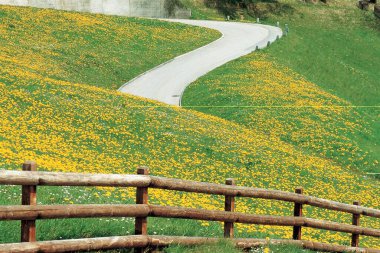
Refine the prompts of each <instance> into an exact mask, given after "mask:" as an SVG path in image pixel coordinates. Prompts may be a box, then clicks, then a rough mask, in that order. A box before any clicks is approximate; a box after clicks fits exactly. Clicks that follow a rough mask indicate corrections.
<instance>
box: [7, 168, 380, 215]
mask: <svg viewBox="0 0 380 253" xmlns="http://www.w3.org/2000/svg"><path fill="white" fill-rule="evenodd" d="M0 184H7V185H51V186H114V187H150V188H159V189H166V190H176V191H186V192H195V193H205V194H216V195H224V196H226V195H228V196H233V197H251V198H262V199H274V200H280V201H287V202H294V203H300V204H304V205H311V206H315V207H320V208H325V209H329V210H335V211H341V212H347V213H352V214H361V215H365V216H372V217H377V218H380V210H377V209H373V208H367V207H361V206H355V205H349V204H344V203H340V202H336V201H331V200H326V199H321V198H316V197H312V196H305V195H300V194H296V193H291V192H284V191H278V190H267V189H261V188H252V187H242V186H230V185H222V184H214V183H203V182H195V181H189V180H181V179H172V178H163V177H155V176H145V175H113V174H78V173H60V172H22V171H5V170H1V171H0Z"/></svg>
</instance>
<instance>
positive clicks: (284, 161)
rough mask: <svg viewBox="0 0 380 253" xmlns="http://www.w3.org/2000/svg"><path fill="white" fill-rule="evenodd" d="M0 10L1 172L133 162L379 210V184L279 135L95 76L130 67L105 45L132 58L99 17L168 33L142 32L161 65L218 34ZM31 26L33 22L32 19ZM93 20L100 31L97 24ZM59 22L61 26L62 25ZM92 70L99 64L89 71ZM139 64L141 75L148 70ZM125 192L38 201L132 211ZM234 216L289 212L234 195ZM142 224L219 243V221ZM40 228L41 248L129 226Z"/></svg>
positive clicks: (67, 194)
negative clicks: (124, 90) (29, 163)
mask: <svg viewBox="0 0 380 253" xmlns="http://www.w3.org/2000/svg"><path fill="white" fill-rule="evenodd" d="M0 8H1V9H0V13H1V19H2V20H1V21H2V22H1V24H2V26H1V27H0V29H1V34H2V36H1V47H2V48H1V58H0V60H1V64H0V66H1V67H0V73H1V74H0V76H1V78H0V94H1V98H0V115H1V118H0V124H1V127H0V143H1V145H0V167H1V168H5V169H19V168H20V164H21V163H22V162H23V161H24V160H26V159H32V160H36V161H37V162H38V164H39V165H40V167H39V169H40V170H47V171H70V172H101V173H134V172H135V170H136V168H137V167H138V166H139V165H146V166H149V167H150V168H151V174H153V175H160V176H167V177H176V178H183V179H193V180H199V181H210V182H218V183H223V182H224V181H225V178H228V177H234V178H236V179H237V181H238V184H239V185H245V186H255V187H265V188H272V189H281V190H286V191H293V189H294V188H295V187H297V186H299V185H302V186H304V187H305V192H306V194H309V195H316V196H319V197H325V198H329V199H334V200H338V201H343V202H347V203H350V202H352V201H353V200H356V199H360V200H361V201H362V204H363V205H366V206H369V207H377V208H378V207H379V206H380V202H379V198H378V196H379V194H380V188H379V186H378V182H377V181H375V180H373V179H371V178H365V177H363V176H361V175H359V174H356V173H354V172H353V171H352V170H350V169H348V168H347V167H345V166H342V165H340V164H336V163H335V162H334V161H332V160H331V159H327V158H324V157H320V156H316V155H312V154H309V153H307V152H304V151H303V150H300V149H299V148H298V147H296V146H294V145H293V144H292V143H288V142H285V141H283V140H281V138H280V137H278V136H271V137H270V138H268V135H266V134H263V133H262V131H261V130H260V129H255V128H249V127H246V126H243V125H241V124H237V123H233V122H230V121H227V120H225V119H222V118H220V117H215V116H210V115H206V114H203V113H200V112H197V111H194V110H186V109H183V108H178V107H169V106H164V105H163V104H160V103H156V102H152V101H148V100H145V99H140V98H136V97H133V96H128V95H124V94H121V93H119V92H116V91H114V90H111V89H109V88H113V86H112V85H110V84H105V85H102V84H101V83H102V82H103V81H104V80H109V79H108V73H109V72H108V71H109V69H110V68H109V66H108V65H107V64H111V66H114V67H115V66H117V65H118V66H119V64H120V66H119V70H121V69H123V70H125V71H127V72H129V71H132V70H131V69H130V67H129V66H130V65H128V61H122V60H120V62H119V63H118V64H115V63H114V62H113V63H109V61H108V60H109V58H107V57H106V56H104V57H103V55H99V51H98V49H99V47H101V45H104V44H108V48H113V47H116V48H119V50H122V49H121V48H120V47H123V48H124V50H130V52H135V51H134V50H135V49H134V48H132V49H131V48H126V47H125V45H124V44H119V42H118V41H117V40H116V39H115V38H116V37H114V36H102V35H101V33H102V32H101V31H103V30H102V29H103V28H102V27H103V23H102V22H101V21H102V20H106V21H107V22H106V23H107V26H106V27H107V28H106V29H107V31H108V30H111V31H112V29H113V27H114V26H115V27H116V28H118V27H119V28H118V29H120V31H125V30H128V29H126V28H125V27H124V25H125V26H126V27H128V26H129V25H130V24H133V25H135V26H137V27H144V30H145V31H151V30H150V29H151V27H156V26H160V27H161V29H164V31H166V35H165V36H164V34H165V33H161V32H159V33H158V34H155V33H154V32H153V31H151V32H152V34H155V36H153V35H152V40H153V39H158V40H161V42H162V47H156V48H154V47H152V48H150V49H147V50H151V51H149V52H150V53H149V55H153V57H156V55H161V56H163V57H162V58H160V60H165V57H166V56H167V55H169V51H168V52H166V51H165V57H164V55H163V53H162V54H161V52H160V51H163V50H166V49H165V47H166V45H167V44H165V43H166V42H169V43H170V42H171V41H174V40H176V39H177V40H178V38H181V39H183V38H184V36H188V37H191V38H190V40H189V41H187V40H185V39H183V43H184V44H178V43H179V42H178V41H177V42H175V44H176V46H177V45H178V47H182V49H183V50H185V49H190V48H192V47H194V46H195V44H196V43H195V42H194V41H195V40H196V39H197V40H199V39H200V38H202V39H201V40H200V41H199V42H197V43H199V44H202V43H205V42H206V41H207V40H206V41H205V40H203V38H204V37H206V38H209V39H211V38H214V37H216V36H217V34H215V33H212V32H209V31H205V30H203V29H199V28H197V29H194V30H193V29H192V28H185V26H182V25H175V24H165V23H162V22H157V21H145V20H136V19H126V18H116V17H105V16H101V15H86V14H76V13H75V14H73V13H67V12H57V11H52V10H45V11H38V10H34V9H25V8H10V7H0ZM40 17H44V19H43V20H44V21H40V22H38V20H40ZM49 17H51V18H52V20H54V22H58V21H59V20H61V25H60V26H59V25H57V29H58V28H59V31H60V32H61V34H67V36H66V38H67V40H61V39H59V40H58V39H57V38H55V36H56V33H57V32H56V31H52V30H51V28H50V27H51V26H52V25H53V24H50V23H49V22H47V20H49ZM34 19H36V20H37V21H36V22H37V24H38V26H37V25H33V23H32V22H31V20H34ZM88 19H90V20H91V26H90V27H87V25H85V26H83V24H82V22H78V21H77V20H88ZM98 22H100V23H101V24H97V23H98ZM103 22H105V21H103ZM66 23H69V24H70V26H65V24H66ZM86 24H88V23H87V22H86ZM123 24H124V25H123ZM86 27H87V28H86ZM98 28H99V30H98ZM116 28H115V29H116ZM153 30H154V29H153ZM47 31H50V32H47ZM94 31H95V32H98V33H99V36H97V37H99V38H101V40H99V41H98V42H97V43H95V42H94V45H92V46H91V47H89V48H88V49H87V50H88V51H87V53H88V54H89V53H92V55H93V57H94V58H91V57H87V56H86V57H85V56H83V57H82V58H83V59H81V57H80V55H81V54H80V53H79V52H81V50H82V48H83V45H86V44H87V43H92V39H91V38H94V37H92V35H91V34H93V33H94ZM138 31H139V29H138V28H137V29H136V30H135V32H132V31H131V32H130V34H129V33H126V35H128V36H130V40H131V41H133V40H134V39H133V38H134V36H135V35H134V34H137V35H136V36H140V35H139V33H138ZM183 32H185V34H183ZM193 33H194V34H193ZM70 34H74V35H75V36H74V37H72V36H71V35H70ZM63 36H64V37H65V35H63ZM73 38H76V40H75V41H76V42H77V43H66V44H65V42H72V40H73ZM87 38H88V42H86V41H87ZM144 38H145V37H144ZM53 41H56V42H55V43H57V44H54V45H56V46H57V47H58V48H61V49H60V50H57V51H55V49H54V48H55V47H52V46H51V47H49V45H51V44H53V43H52V42H53ZM62 41H63V42H62ZM135 41H140V40H137V39H135ZM61 43H64V44H61ZM154 43H155V42H154ZM154 43H153V44H154ZM158 44H159V43H158ZM164 44H165V45H164ZM171 45H174V44H171ZM40 47H41V48H40ZM50 48H52V49H51V50H50ZM62 48H63V49H62ZM66 48H69V49H67V50H66ZM91 48H94V51H92V50H91ZM68 52H73V54H72V55H70V54H69V53H68ZM105 52H106V51H105ZM136 53H137V51H136ZM125 54H126V55H128V53H125ZM131 54H132V53H131ZM173 54H174V53H173ZM143 55H144V54H143ZM78 56H79V58H77V57H78ZM63 57H67V58H69V59H66V58H65V59H66V60H65V61H64V62H63V61H62V59H63ZM142 57H143V56H141V55H140V56H138V57H136V58H134V61H135V62H136V64H137V62H144V61H140V60H139V61H137V59H140V58H142ZM88 59H92V60H91V64H90V65H89V68H88V69H92V68H93V67H94V68H96V70H97V71H96V73H97V75H96V77H93V76H92V75H91V78H87V75H90V74H88V73H89V72H87V71H89V70H88V69H87V70H85V69H81V68H82V67H83V66H84V65H83V62H86V61H87V60H88ZM110 59H112V57H110ZM98 64H100V65H99V66H97V65H98ZM144 64H145V63H144ZM96 66H97V67H96ZM144 66H145V67H144V68H141V70H143V69H146V68H148V67H149V66H148V65H144ZM132 72H133V71H132ZM86 73H87V74H86ZM128 75H132V74H125V77H122V78H121V76H118V75H117V76H114V77H112V78H113V80H115V82H116V81H117V83H119V81H120V80H121V79H123V78H127V76H128ZM91 80H93V81H91ZM94 80H95V81H94ZM96 86H99V87H96ZM134 194H135V192H134V190H133V189H123V188H117V189H109V188H97V189H87V188H75V187H73V188H67V187H62V188H56V187H48V188H42V187H40V189H39V192H38V196H39V197H38V198H39V199H38V202H39V203H43V204H51V203H132V202H133V199H134ZM149 194H150V202H151V203H155V204H162V205H176V206H177V205H181V206H187V207H202V208H207V209H219V210H221V209H222V208H223V206H224V202H223V198H220V197H210V196H206V195H194V194H180V193H174V192H167V191H158V190H152V191H150V193H149ZM19 201H20V187H10V186H1V187H0V203H1V204H18V203H19ZM237 210H238V211H241V212H250V213H257V214H273V215H291V213H292V205H291V204H288V203H281V202H274V201H260V200H247V199H239V200H238V203H237ZM305 214H306V215H307V216H310V217H315V218H325V219H328V220H334V221H344V222H347V223H350V220H351V216H350V215H347V214H341V213H336V212H322V211H320V210H317V209H315V208H311V207H309V208H306V210H305ZM150 221H152V222H149V226H150V227H149V232H150V233H151V234H171V235H199V236H222V225H221V224H220V223H216V222H215V223H210V222H200V223H198V222H195V221H170V220H167V219H161V220H160V219H150ZM361 222H362V224H363V225H365V226H370V227H379V226H380V223H379V221H374V220H373V219H369V218H363V219H362V220H361ZM37 230H38V232H37V233H38V239H39V240H48V239H61V238H78V237H83V236H85V237H91V236H110V235H126V234H131V233H132V231H133V219H96V220H95V219H88V220H82V219H79V220H53V221H39V222H38V226H37ZM0 231H7V233H0V242H15V241H18V240H19V222H0ZM291 233H292V231H291V228H289V227H288V228H282V227H277V228H275V227H267V226H244V225H239V226H237V231H236V236H240V237H247V236H251V237H266V236H270V237H273V238H276V237H282V238H290V237H291ZM304 238H305V239H313V240H319V241H322V242H339V243H343V244H348V243H349V237H348V236H347V235H345V234H342V233H326V232H321V231H318V230H312V229H305V230H304ZM361 243H362V245H363V246H373V247H375V246H377V245H379V240H376V239H373V238H362V239H361Z"/></svg>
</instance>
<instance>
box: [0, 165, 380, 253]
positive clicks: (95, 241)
mask: <svg viewBox="0 0 380 253" xmlns="http://www.w3.org/2000/svg"><path fill="white" fill-rule="evenodd" d="M36 168H37V165H36V163H34V162H26V163H24V165H23V171H7V170H0V185H21V186H22V205H12V206H0V221H1V220H3V221H4V220H21V241H22V242H28V243H23V244H17V243H16V244H0V252H9V251H11V252H21V251H22V252H51V251H54V252H66V251H82V250H99V249H112V248H135V252H136V253H142V252H145V249H146V247H150V246H154V247H161V246H167V245H169V244H171V243H179V244H184V245H196V244H202V243H205V242H216V241H217V240H218V239H217V238H199V237H170V236H154V237H153V236H148V229H147V223H148V220H147V217H161V218H175V219H194V220H205V221H219V222H223V223H224V236H225V237H226V238H229V239H233V237H234V224H235V223H243V224H258V225H270V226H292V227H293V240H271V243H280V242H287V243H291V244H296V245H299V246H302V247H304V248H307V249H314V250H325V251H334V252H343V251H345V252H350V251H352V252H371V253H372V252H376V253H380V250H379V249H364V248H359V236H360V235H364V236H372V237H378V238H380V230H379V229H373V228H366V227H361V226H360V217H361V216H362V215H365V216H371V217H375V218H380V210H377V209H373V208H367V207H362V206H360V202H359V201H355V202H354V205H349V204H344V203H340V202H335V201H331V200H326V199H322V198H316V197H313V196H305V195H304V194H303V189H302V188H297V189H296V191H295V193H291V192H285V191H278V190H267V189H261V188H252V187H241V186H236V185H235V181H234V180H233V179H227V181H226V185H222V184H215V183H205V182H196V181H190V180H181V179H171V178H164V177H157V176H150V175H149V169H148V168H146V167H141V168H139V169H138V171H137V174H138V175H115V174H86V173H62V172H38V171H36ZM37 186H87V187H88V186H106V187H134V188H136V202H135V204H133V205H119V204H118V205H37V194H36V193H37V191H36V190H37ZM149 188H156V189H162V190H172V191H183V192H191V193H202V194H213V195H223V196H225V209H224V211H219V210H203V209H194V208H184V207H173V206H158V205H150V204H149V203H148V190H149ZM235 197H245V198H260V199H272V200H279V201H287V202H293V203H294V215H293V216H270V215H256V214H246V213H238V212H235V205H236V203H235V202H236V199H235ZM304 205H310V206H315V207H319V208H323V209H328V210H335V211H341V212H346V213H351V214H352V225H349V224H342V223H338V222H333V221H324V220H317V219H312V218H308V217H303V212H302V209H303V206H304ZM94 217H134V218H135V236H127V237H125V236H124V237H108V238H92V239H77V240H65V241H49V242H36V226H35V224H36V220H39V219H66V218H94ZM303 227H309V228H315V229H324V230H328V231H337V232H344V233H349V234H351V247H347V246H342V245H333V244H323V243H317V242H310V241H305V240H302V238H301V237H302V228H303ZM233 241H234V243H236V245H237V246H239V247H242V248H245V247H246V248H248V247H249V245H250V246H254V245H262V244H263V243H268V242H267V241H266V240H260V239H233Z"/></svg>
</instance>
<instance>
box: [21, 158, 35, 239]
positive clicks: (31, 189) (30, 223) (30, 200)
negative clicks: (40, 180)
mask: <svg viewBox="0 0 380 253" xmlns="http://www.w3.org/2000/svg"><path fill="white" fill-rule="evenodd" d="M22 170H23V171H36V170H37V164H36V163H35V162H33V161H26V162H25V163H24V164H23V165H22ZM21 198H22V200H21V204H22V205H37V186H35V185H23V186H22V197H21ZM35 241H36V220H22V221H21V242H35Z"/></svg>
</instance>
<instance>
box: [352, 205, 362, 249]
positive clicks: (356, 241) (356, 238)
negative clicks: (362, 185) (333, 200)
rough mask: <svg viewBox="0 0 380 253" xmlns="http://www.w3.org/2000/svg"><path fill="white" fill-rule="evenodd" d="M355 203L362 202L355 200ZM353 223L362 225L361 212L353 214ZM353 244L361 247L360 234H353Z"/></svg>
mask: <svg viewBox="0 0 380 253" xmlns="http://www.w3.org/2000/svg"><path fill="white" fill-rule="evenodd" d="M354 205H356V206H360V202H359V201H354ZM352 225H354V226H360V214H353V215H352ZM351 246H352V247H359V235H358V234H352V237H351Z"/></svg>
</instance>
